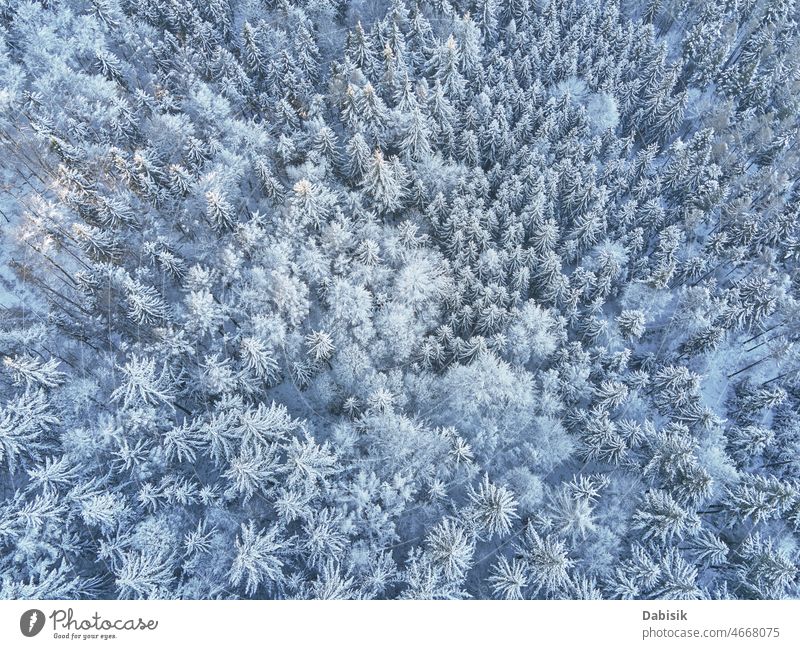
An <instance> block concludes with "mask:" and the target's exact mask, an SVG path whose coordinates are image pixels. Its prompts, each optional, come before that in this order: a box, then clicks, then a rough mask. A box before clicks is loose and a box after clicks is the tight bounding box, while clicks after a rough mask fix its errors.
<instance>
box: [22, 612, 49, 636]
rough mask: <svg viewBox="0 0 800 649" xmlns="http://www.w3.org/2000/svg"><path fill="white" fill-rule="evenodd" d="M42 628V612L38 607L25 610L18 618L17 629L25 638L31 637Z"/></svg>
mask: <svg viewBox="0 0 800 649" xmlns="http://www.w3.org/2000/svg"><path fill="white" fill-rule="evenodd" d="M43 628H44V613H42V612H41V611H40V610H39V609H38V608H32V609H31V610H29V611H25V612H24V613H23V614H22V617H20V618H19V630H20V631H22V635H24V636H25V637H26V638H32V637H33V636H35V635H36V634H37V633H39V631H41V630H42V629H43Z"/></svg>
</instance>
